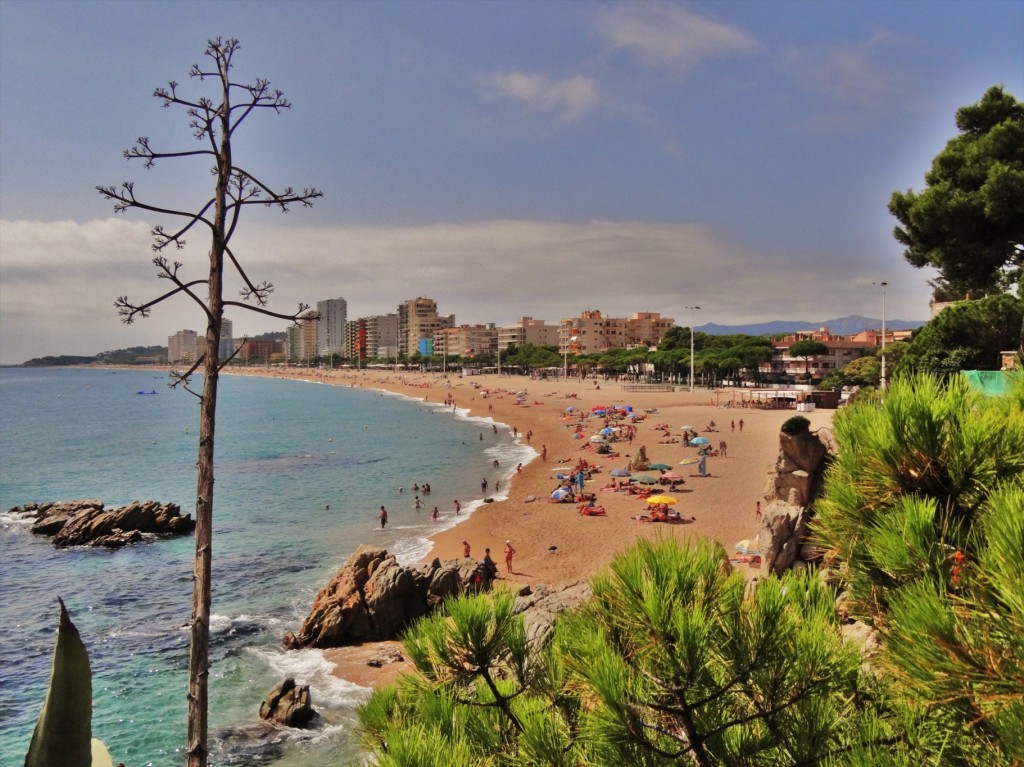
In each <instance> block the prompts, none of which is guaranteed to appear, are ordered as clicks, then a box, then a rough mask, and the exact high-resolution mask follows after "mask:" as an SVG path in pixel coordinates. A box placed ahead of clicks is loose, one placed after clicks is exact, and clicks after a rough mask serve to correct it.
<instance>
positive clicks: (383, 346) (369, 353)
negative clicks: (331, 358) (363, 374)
mask: <svg viewBox="0 0 1024 767" xmlns="http://www.w3.org/2000/svg"><path fill="white" fill-rule="evenodd" d="M397 354H398V315H397V314H378V315H374V316H371V317H360V318H359V319H357V320H350V321H349V322H346V323H345V345H344V355H345V357H347V358H348V359H350V360H353V361H355V362H356V363H357V364H360V363H362V362H364V361H365V360H372V359H394V358H395V357H396V356H397Z"/></svg>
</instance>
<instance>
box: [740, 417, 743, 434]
mask: <svg viewBox="0 0 1024 767" xmlns="http://www.w3.org/2000/svg"><path fill="white" fill-rule="evenodd" d="M740 431H743V419H742V418H741V419H740Z"/></svg>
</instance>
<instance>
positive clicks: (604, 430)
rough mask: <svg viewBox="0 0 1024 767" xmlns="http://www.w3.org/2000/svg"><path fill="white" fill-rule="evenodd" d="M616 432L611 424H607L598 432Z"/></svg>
mask: <svg viewBox="0 0 1024 767" xmlns="http://www.w3.org/2000/svg"><path fill="white" fill-rule="evenodd" d="M614 433H615V429H613V428H612V427H611V426H605V427H604V428H603V429H601V431H599V432H598V434H614Z"/></svg>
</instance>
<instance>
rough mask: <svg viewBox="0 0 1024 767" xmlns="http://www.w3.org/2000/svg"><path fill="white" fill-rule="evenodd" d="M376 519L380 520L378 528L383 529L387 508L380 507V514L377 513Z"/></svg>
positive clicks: (386, 521) (386, 520) (386, 518)
mask: <svg viewBox="0 0 1024 767" xmlns="http://www.w3.org/2000/svg"><path fill="white" fill-rule="evenodd" d="M377 519H379V520H380V529H381V530H383V529H384V526H385V525H386V524H387V523H388V510H387V509H385V508H384V507H383V506H381V507H380V514H378V515H377Z"/></svg>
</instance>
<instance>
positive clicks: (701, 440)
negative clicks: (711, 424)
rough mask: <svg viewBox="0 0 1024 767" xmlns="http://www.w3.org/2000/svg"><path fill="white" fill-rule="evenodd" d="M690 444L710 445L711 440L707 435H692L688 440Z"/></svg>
mask: <svg viewBox="0 0 1024 767" xmlns="http://www.w3.org/2000/svg"><path fill="white" fill-rule="evenodd" d="M690 444H691V445H710V444H711V440H710V439H708V438H707V437H694V438H693V439H691V440H690Z"/></svg>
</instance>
